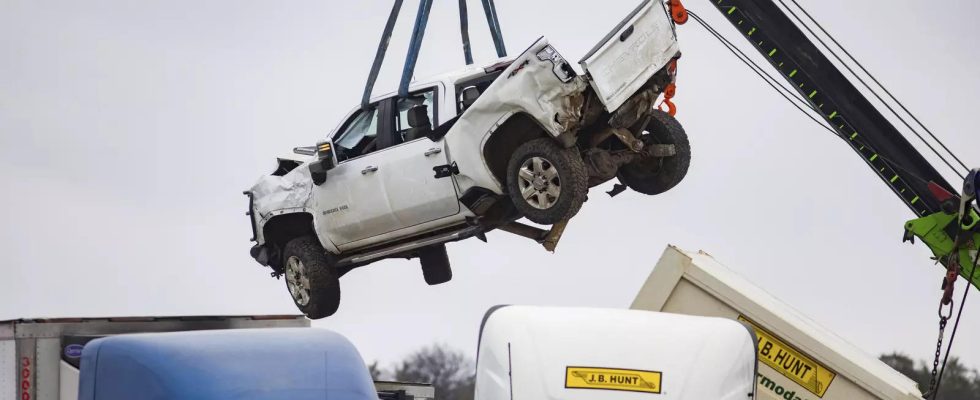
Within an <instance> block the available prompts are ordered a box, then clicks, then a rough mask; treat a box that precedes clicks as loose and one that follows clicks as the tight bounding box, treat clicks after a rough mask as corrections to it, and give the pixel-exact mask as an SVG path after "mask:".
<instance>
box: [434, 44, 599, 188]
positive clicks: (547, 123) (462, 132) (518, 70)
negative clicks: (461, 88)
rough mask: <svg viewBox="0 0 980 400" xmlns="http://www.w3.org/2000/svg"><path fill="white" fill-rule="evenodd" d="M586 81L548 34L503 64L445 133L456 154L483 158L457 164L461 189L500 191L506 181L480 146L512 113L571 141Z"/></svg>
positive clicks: (556, 136) (562, 140)
mask: <svg viewBox="0 0 980 400" xmlns="http://www.w3.org/2000/svg"><path fill="white" fill-rule="evenodd" d="M561 63H564V64H566V65H565V66H562V65H560V64H561ZM587 87H588V83H587V82H586V81H585V79H584V78H582V77H580V76H577V75H576V74H575V72H574V71H573V70H572V69H571V67H570V66H568V65H567V62H565V60H564V59H563V58H561V56H560V55H558V53H557V52H556V51H555V50H554V49H553V48H551V46H550V45H549V44H548V40H547V39H546V38H543V37H542V38H541V39H538V41H537V42H535V43H534V44H533V45H531V47H530V48H528V49H527V51H525V52H524V53H523V54H521V55H520V56H519V57H517V59H515V60H514V62H513V63H512V64H511V65H510V66H509V67H508V68H507V69H506V70H504V72H503V73H502V74H501V75H500V78H498V79H497V80H496V81H495V82H494V83H493V84H492V85H490V87H488V88H487V90H486V91H484V93H483V94H482V95H481V96H480V98H479V99H478V100H477V101H476V102H475V103H473V105H472V106H471V107H470V108H469V109H467V110H466V111H465V112H464V113H463V114H462V115H461V116H460V118H459V121H458V122H457V123H456V125H455V126H453V128H452V129H451V130H450V131H449V133H448V134H447V135H446V140H447V143H448V144H449V151H450V154H451V155H452V156H453V158H454V159H457V160H483V162H484V165H473V164H469V163H460V164H459V171H460V174H459V176H457V181H458V183H459V185H460V189H461V191H462V192H465V191H466V190H467V189H469V188H471V187H473V186H479V187H483V188H487V189H490V190H492V191H494V192H496V193H498V194H500V193H503V185H504V184H505V183H504V182H498V181H497V178H496V177H494V176H493V175H492V173H490V172H489V171H490V168H489V166H488V165H486V160H485V159H484V157H483V149H484V146H485V145H486V143H487V141H488V140H489V139H490V136H491V135H493V134H494V133H495V132H496V131H497V130H498V128H500V127H501V126H502V125H503V124H504V122H506V121H507V120H508V119H509V118H511V117H513V116H514V115H516V114H526V115H528V116H530V117H532V118H533V119H534V121H535V122H537V123H538V125H540V127H541V128H542V129H543V130H544V131H545V132H547V133H548V134H549V135H550V136H552V137H554V138H556V139H557V140H559V141H560V142H562V143H563V144H564V145H565V146H571V145H573V144H574V140H575V137H574V135H575V133H576V132H577V130H578V128H579V123H580V121H581V120H582V115H581V113H582V108H583V107H582V106H583V104H584V102H585V96H584V91H585V89H586V88H587Z"/></svg>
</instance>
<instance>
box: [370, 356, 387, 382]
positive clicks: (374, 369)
mask: <svg viewBox="0 0 980 400" xmlns="http://www.w3.org/2000/svg"><path fill="white" fill-rule="evenodd" d="M368 372H370V373H371V379H373V380H375V381H381V380H384V378H385V375H387V373H386V371H385V370H383V369H381V367H379V366H378V362H377V361H375V362H373V363H371V364H368Z"/></svg>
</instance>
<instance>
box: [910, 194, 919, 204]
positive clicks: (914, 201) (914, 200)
mask: <svg viewBox="0 0 980 400" xmlns="http://www.w3.org/2000/svg"><path fill="white" fill-rule="evenodd" d="M918 202H919V196H915V198H914V199H912V203H911V204H915V203H918Z"/></svg>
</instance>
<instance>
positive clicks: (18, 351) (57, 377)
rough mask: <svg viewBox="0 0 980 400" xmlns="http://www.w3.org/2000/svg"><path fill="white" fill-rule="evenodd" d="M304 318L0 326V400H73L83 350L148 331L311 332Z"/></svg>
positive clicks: (38, 322)
mask: <svg viewBox="0 0 980 400" xmlns="http://www.w3.org/2000/svg"><path fill="white" fill-rule="evenodd" d="M309 326H310V320H308V319H306V317H304V316H296V315H282V316H221V317H127V318H63V319H18V320H12V321H0V400H35V399H36V400H75V399H77V398H78V377H79V369H78V368H79V362H80V358H81V355H82V349H83V348H84V346H85V344H86V343H88V342H89V341H91V340H94V339H98V338H101V337H106V336H112V335H119V334H128V333H147V332H175V331H195V330H213V329H243V328H296V327H309Z"/></svg>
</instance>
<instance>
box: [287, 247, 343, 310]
mask: <svg viewBox="0 0 980 400" xmlns="http://www.w3.org/2000/svg"><path fill="white" fill-rule="evenodd" d="M282 260H283V271H284V273H285V275H286V290H288V291H289V294H290V297H292V298H293V303H295V304H296V307H297V308H299V310H300V311H302V312H303V314H306V316H307V317H309V318H310V319H321V318H326V317H329V316H331V315H333V314H334V313H336V312H337V308H339V307H340V278H338V277H337V270H336V268H334V264H335V258H334V257H333V255H331V254H328V253H327V251H326V250H324V249H323V246H321V245H320V242H319V241H318V240H317V239H316V237H314V236H301V237H298V238H295V239H293V240H290V241H289V243H287V244H286V248H285V249H284V250H283V255H282Z"/></svg>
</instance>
